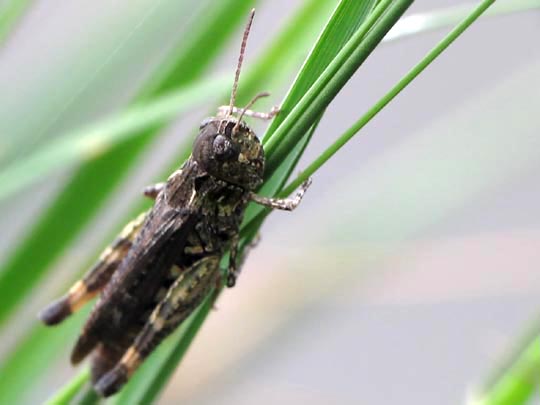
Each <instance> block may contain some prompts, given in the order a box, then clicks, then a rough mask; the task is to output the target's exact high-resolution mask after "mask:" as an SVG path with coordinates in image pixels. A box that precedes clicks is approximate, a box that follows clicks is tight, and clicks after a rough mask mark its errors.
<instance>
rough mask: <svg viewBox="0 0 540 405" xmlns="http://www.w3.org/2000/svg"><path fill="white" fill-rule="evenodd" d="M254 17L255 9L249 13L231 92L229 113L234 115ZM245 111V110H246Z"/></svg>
mask: <svg viewBox="0 0 540 405" xmlns="http://www.w3.org/2000/svg"><path fill="white" fill-rule="evenodd" d="M253 17H255V9H254V8H253V9H251V13H249V19H248V23H247V25H246V29H245V30H244V37H243V38H242V45H241V46H240V56H239V57H238V65H237V66H236V73H235V75H234V83H233V88H232V92H231V101H230V103H229V113H228V115H229V116H230V115H232V112H233V107H234V103H235V102H236V90H237V89H238V79H239V78H240V70H241V69H242V62H243V61H244V54H245V52H246V43H247V39H248V36H249V30H250V29H251V23H253ZM244 110H245V109H244Z"/></svg>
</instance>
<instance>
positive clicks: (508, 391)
mask: <svg viewBox="0 0 540 405" xmlns="http://www.w3.org/2000/svg"><path fill="white" fill-rule="evenodd" d="M521 340H522V341H520V342H519V344H518V345H517V349H516V350H515V352H514V353H512V354H511V356H510V358H509V359H508V360H507V361H505V364H503V365H502V367H501V368H500V370H497V372H496V374H494V375H493V376H491V377H490V379H489V381H488V382H487V383H486V384H485V385H484V386H483V387H481V389H480V391H479V392H478V393H475V394H474V395H473V396H472V398H471V399H470V400H469V401H468V404H469V405H522V404H525V403H527V402H528V400H530V399H531V398H532V396H533V395H534V393H535V392H537V390H538V374H539V373H540V337H538V327H535V328H534V330H532V331H531V332H530V333H528V334H527V336H525V338H524V339H521Z"/></svg>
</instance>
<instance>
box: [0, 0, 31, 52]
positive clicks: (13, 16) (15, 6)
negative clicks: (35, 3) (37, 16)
mask: <svg viewBox="0 0 540 405" xmlns="http://www.w3.org/2000/svg"><path fill="white" fill-rule="evenodd" d="M30 4H31V1H30V0H11V1H10V0H8V1H7V3H6V4H4V5H3V6H2V7H1V8H0V43H2V42H4V40H5V39H6V38H7V37H8V36H9V33H10V32H11V30H12V29H13V27H14V26H15V25H16V24H17V22H18V21H19V19H20V18H21V16H22V15H23V14H24V12H25V11H26V10H27V9H28V7H29V6H30Z"/></svg>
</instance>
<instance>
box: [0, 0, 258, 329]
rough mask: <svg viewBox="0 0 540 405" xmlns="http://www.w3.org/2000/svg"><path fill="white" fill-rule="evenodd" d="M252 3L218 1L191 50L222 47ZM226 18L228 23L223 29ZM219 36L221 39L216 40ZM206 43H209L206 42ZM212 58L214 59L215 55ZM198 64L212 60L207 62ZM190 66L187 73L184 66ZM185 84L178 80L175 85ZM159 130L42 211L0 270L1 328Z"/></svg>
mask: <svg viewBox="0 0 540 405" xmlns="http://www.w3.org/2000/svg"><path fill="white" fill-rule="evenodd" d="M251 4H252V1H251V0H225V1H222V2H219V7H215V10H214V12H213V13H212V14H211V15H212V16H213V17H214V19H213V20H210V19H208V20H205V24H199V25H198V27H199V31H198V32H193V33H192V34H193V36H192V37H193V38H197V39H198V41H196V42H197V46H195V45H193V49H194V50H195V51H196V52H198V53H206V52H210V51H209V48H220V47H222V46H223V45H224V44H225V42H226V39H227V37H228V35H230V34H232V33H233V31H234V27H235V26H236V25H237V24H239V23H241V22H243V20H244V18H243V15H244V14H243V13H242V12H241V10H244V9H246V10H247V9H248V8H249V6H250V5H251ZM231 9H234V10H235V13H232V14H231V13H230V10H231ZM218 11H219V12H218ZM225 19H226V20H227V24H222V21H224V20H225ZM221 25H225V26H227V29H226V30H225V31H224V28H223V27H220V26H221ZM217 34H220V36H216V35H217ZM225 34H226V35H225ZM210 40H212V41H211V42H208V41H210ZM212 53H213V54H214V55H215V54H216V53H217V50H216V51H212ZM175 54H176V55H177V57H176V58H175V63H174V64H171V65H173V66H174V67H178V68H180V67H182V72H183V73H182V74H183V75H185V76H181V77H188V78H192V77H196V76H198V75H200V74H202V72H203V71H204V69H205V67H206V65H203V64H201V65H196V66H195V65H192V63H191V61H192V58H196V56H195V55H188V54H185V53H184V52H183V50H182V48H180V51H177V52H175ZM201 60H205V61H206V62H209V61H210V59H206V58H201ZM188 65H189V66H190V67H189V69H188V68H187V67H186V66H188ZM176 73H177V72H176V71H173V70H168V73H167V74H163V73H161V72H160V79H159V80H155V81H154V80H151V81H150V83H151V85H148V87H147V88H146V89H145V90H144V91H143V93H141V94H142V95H141V96H140V97H139V98H138V100H139V101H140V100H142V99H145V98H146V97H150V96H156V95H158V94H162V93H163V92H165V91H166V90H167V89H170V88H171V86H172V84H173V81H170V78H171V77H173V76H174V77H176ZM186 83H187V82H186V81H183V80H181V81H179V82H178V83H176V85H185V84H186ZM159 129H160V128H157V127H155V128H152V129H151V130H147V131H144V132H143V133H141V134H139V135H138V136H136V137H134V138H131V139H129V140H127V141H124V142H122V143H120V144H119V145H117V146H115V147H113V148H112V149H111V150H110V151H109V152H107V153H106V154H104V155H101V156H100V157H99V158H97V159H94V160H92V161H90V162H88V163H86V164H84V165H83V166H82V167H81V168H80V169H79V170H77V171H76V173H75V174H74V175H73V177H72V178H71V180H70V181H69V182H68V184H67V185H66V187H65V188H64V189H63V190H62V191H61V192H60V193H59V194H58V196H57V198H56V199H55V200H54V201H53V202H52V204H51V205H50V206H49V207H48V208H47V209H45V211H44V213H43V215H42V216H41V217H40V218H39V219H38V220H37V221H36V223H35V225H34V226H33V228H32V229H31V230H30V231H29V232H28V235H27V237H26V238H25V239H24V240H23V241H22V242H21V243H20V244H19V245H18V246H17V248H16V249H14V250H13V253H12V254H11V256H10V257H9V258H8V259H7V260H6V262H5V263H4V265H3V268H2V269H1V270H0V295H1V296H3V297H4V299H3V305H2V306H1V307H0V325H1V324H2V323H3V322H4V321H5V320H6V318H7V317H8V316H9V315H10V314H11V313H12V312H13V310H14V309H15V308H16V307H17V305H18V304H20V303H21V302H22V300H23V299H24V297H25V296H26V295H27V294H28V293H29V292H30V291H31V289H32V288H33V287H34V286H35V285H36V284H37V283H38V281H39V280H41V278H42V277H43V276H44V275H45V274H46V272H47V270H48V269H49V268H50V266H51V264H52V263H53V262H54V260H55V259H57V258H58V257H59V256H60V255H61V254H62V253H63V252H64V251H65V250H66V249H67V247H68V246H69V244H70V243H71V242H72V241H73V240H74V239H75V237H76V236H77V235H78V234H79V233H80V232H81V231H82V230H83V229H84V227H85V226H86V225H87V224H88V223H89V222H90V220H91V219H92V218H94V216H95V215H96V214H97V213H98V211H99V209H100V208H101V206H102V204H103V203H104V202H105V200H106V199H107V198H108V197H109V195H110V194H111V193H112V192H113V191H114V189H115V188H116V186H117V185H118V184H119V183H120V182H121V181H122V180H123V179H124V177H125V175H126V174H127V172H128V170H129V169H130V168H131V167H132V166H133V164H134V163H135V162H136V159H137V157H138V156H139V155H140V154H141V153H142V151H143V150H145V148H146V146H147V145H148V144H149V143H150V142H151V141H152V139H154V138H155V136H156V135H157V134H158V132H159ZM51 235H54V237H51ZM28 252H32V255H33V261H32V265H31V268H29V267H28V266H29V262H28Z"/></svg>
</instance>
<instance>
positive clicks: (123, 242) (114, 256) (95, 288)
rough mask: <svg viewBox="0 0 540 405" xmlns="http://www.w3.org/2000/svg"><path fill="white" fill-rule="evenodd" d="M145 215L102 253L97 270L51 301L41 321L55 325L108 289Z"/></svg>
mask: <svg viewBox="0 0 540 405" xmlns="http://www.w3.org/2000/svg"><path fill="white" fill-rule="evenodd" d="M145 216H146V213H143V214H141V215H139V216H138V217H137V218H136V219H135V220H133V221H131V222H130V223H129V224H127V225H126V226H125V227H124V229H123V230H122V232H121V233H120V235H119V236H118V237H117V238H116V239H115V241H114V242H113V244H112V245H111V246H109V247H108V248H107V249H105V251H104V252H103V253H102V254H101V256H100V258H99V261H98V262H97V263H96V264H95V265H94V267H92V268H91V269H90V271H89V272H88V273H87V274H86V275H85V276H84V277H83V278H82V279H81V280H79V281H77V282H76V283H75V284H74V285H73V286H72V287H71V288H70V289H69V291H68V293H67V294H66V295H64V296H63V297H60V298H59V299H57V300H56V301H54V302H52V303H51V304H49V305H48V306H47V307H46V308H45V309H44V310H43V311H41V312H40V314H39V318H40V319H41V320H42V321H43V323H45V324H46V325H56V324H58V323H60V322H62V321H63V320H64V319H65V318H67V317H68V316H69V315H71V314H72V313H74V312H76V311H77V310H78V309H79V308H81V307H82V306H83V305H84V304H85V303H86V302H88V301H89V300H91V299H92V298H93V297H94V296H96V295H97V294H98V293H99V292H100V291H101V290H102V289H103V287H105V285H106V284H107V283H108V282H109V280H110V278H111V276H112V274H113V273H114V271H115V270H116V268H117V267H118V265H119V264H120V262H121V261H122V259H123V258H124V257H125V256H126V254H127V252H128V251H129V249H130V248H131V245H132V243H133V241H134V239H135V237H136V236H137V234H138V233H139V230H140V229H141V226H142V223H143V221H144V218H145Z"/></svg>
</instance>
